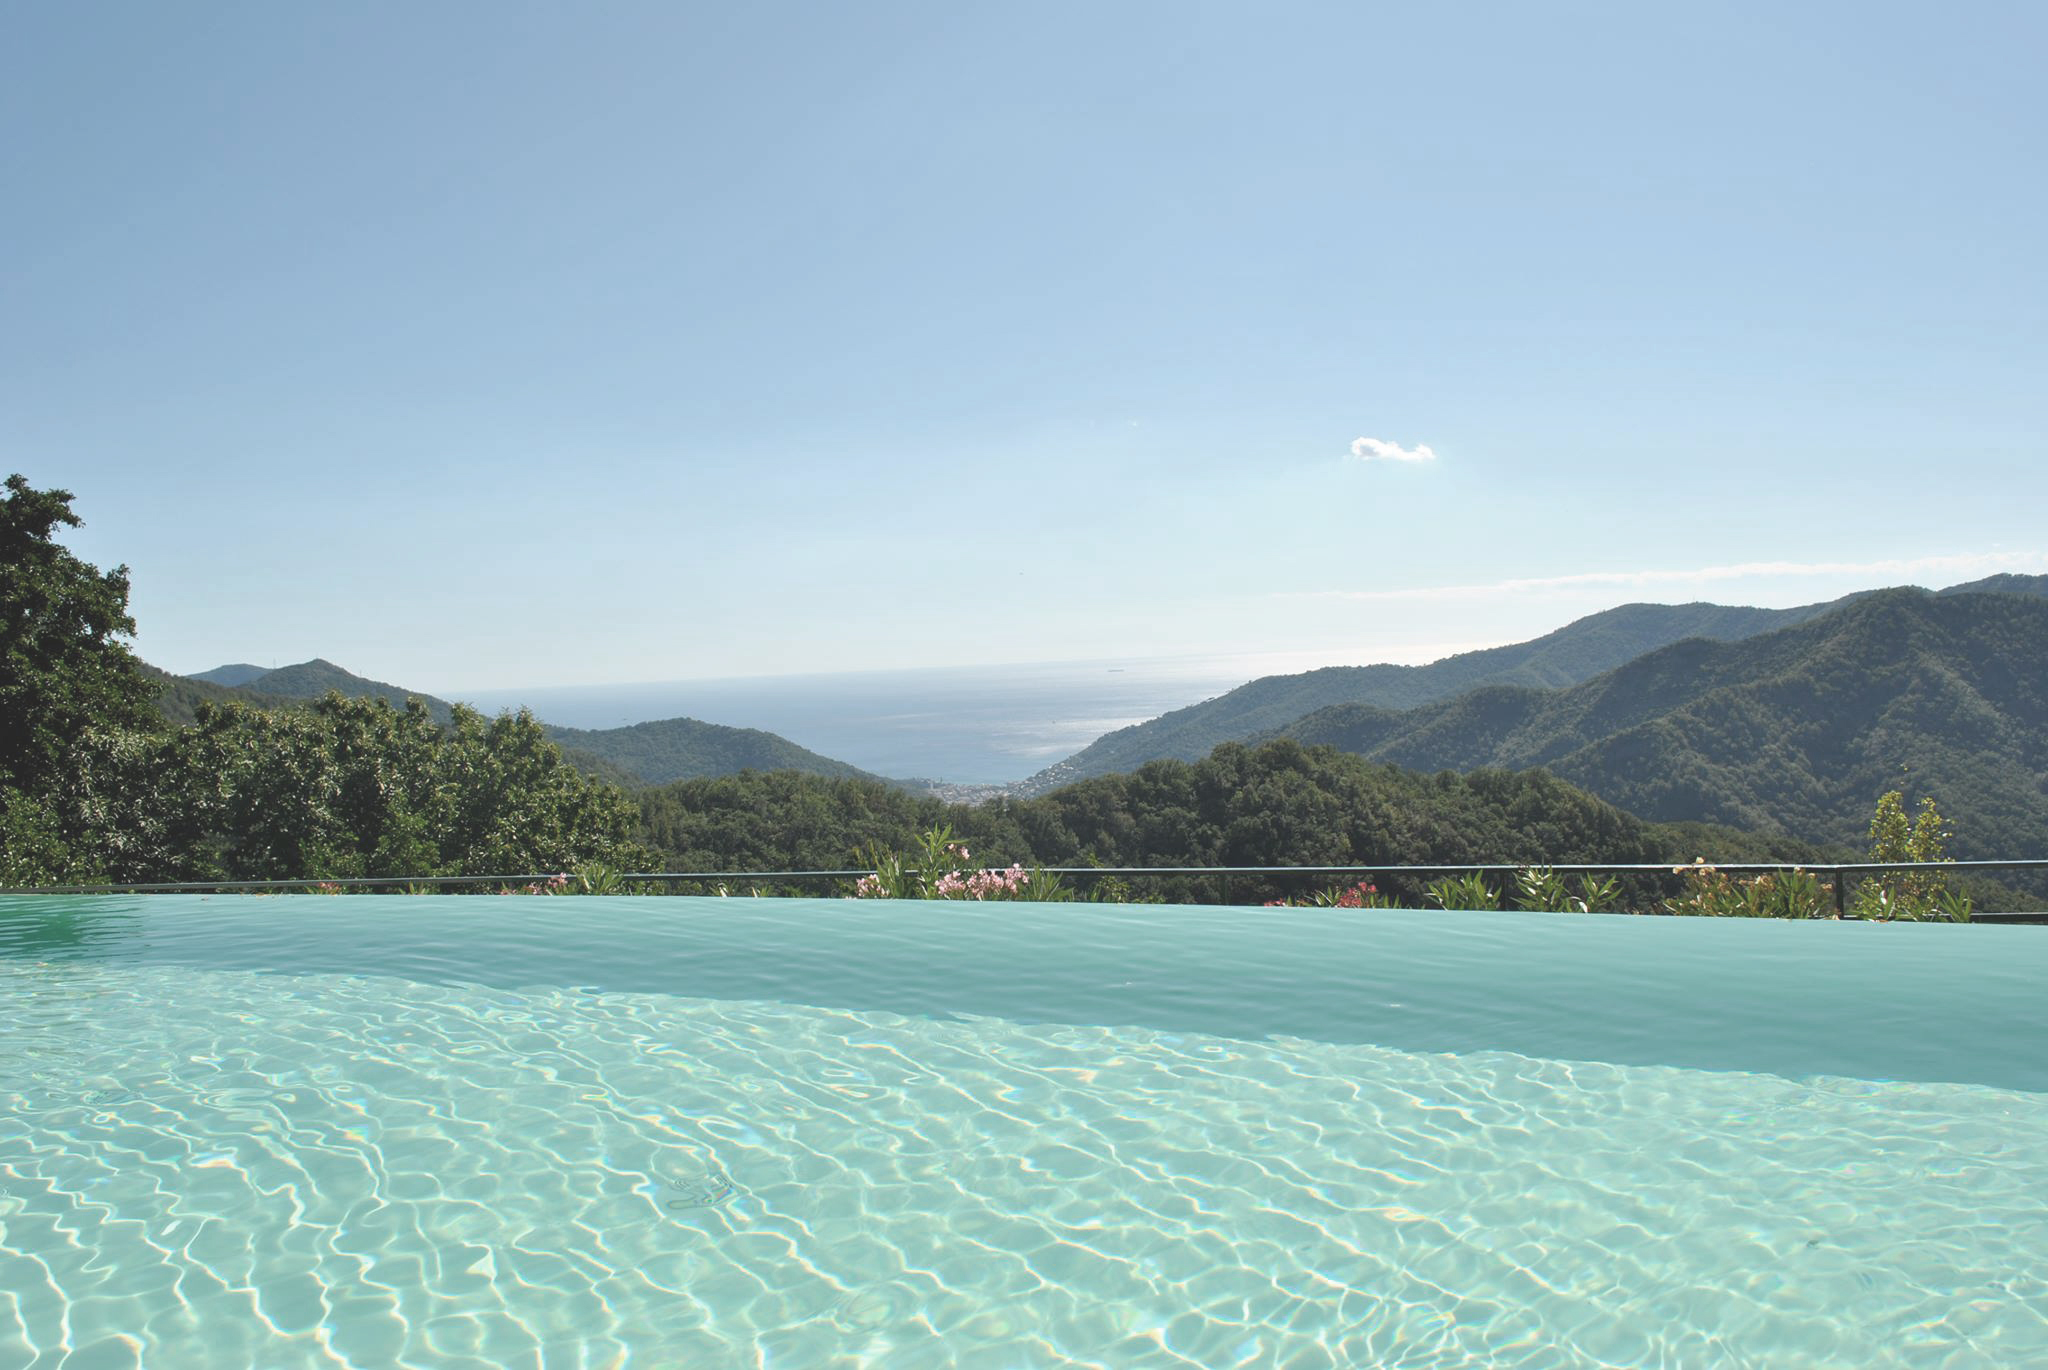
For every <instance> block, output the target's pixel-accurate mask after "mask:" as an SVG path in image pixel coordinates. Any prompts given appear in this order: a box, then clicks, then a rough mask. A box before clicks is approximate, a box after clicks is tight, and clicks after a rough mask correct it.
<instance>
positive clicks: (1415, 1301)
mask: <svg viewBox="0 0 2048 1370" xmlns="http://www.w3.org/2000/svg"><path fill="white" fill-rule="evenodd" d="M2044 985H2048V932H2043V931H2042V930H2040V929H2032V928H1998V927H1937V926H1912V925H1872V924H1853V923H1772V922H1753V921H1749V920H1742V921H1719V920H1704V919H1661V918H1659V919H1650V918H1640V919H1639V918H1621V917H1599V916H1591V917H1588V916H1583V915H1581V916H1573V915H1546V914H1520V913H1512V914H1511V913H1457V914H1443V913H1409V912H1392V911H1370V910H1364V911H1361V910H1319V909H1213V908H1188V907H1124V908H1117V907H1102V906H1088V905H1036V904H994V905H983V906H976V905H962V904H923V903H920V904H889V903H874V902H865V901H862V902H855V901H831V900H824V901H811V900H804V901H781V900H720V899H624V898H621V899H592V898H574V899H545V898H476V897H471V898H435V897H416V898H397V897H385V898H371V897H317V896H307V897H285V898H249V897H241V898H236V897H229V896H219V897H200V896H156V897H150V898H141V897H90V898H50V897H44V898H34V899H28V898H13V899H8V898H0V1034H4V1036H0V1041H4V1044H5V1046H4V1051H0V1367H18V1366H32V1367H36V1368H37V1370H42V1368H43V1367H56V1366H60V1365H61V1366H64V1367H66V1370H78V1367H103V1366H129V1365H146V1366H152V1367H176V1366H188V1365H189V1366H209V1367H212V1366H232V1365H243V1364H246V1365H260V1366H264V1367H289V1366H340V1365H353V1366H371V1365H394V1364H403V1365H418V1366H437V1367H438V1366H476V1367H483V1366H490V1367H498V1366H540V1365H545V1366H556V1365H563V1366H569V1365H576V1366H582V1365H613V1364H633V1365H639V1364H649V1365H663V1366H667V1365H678V1366H683V1365H687V1366H728V1365H749V1366H756V1365H763V1366H806V1367H807V1366H842V1365H843V1366H860V1365H873V1366H884V1367H889V1370H896V1368H897V1367H917V1366H970V1367H978V1366H991V1367H1009V1366H1054V1365H1070V1364H1078V1365H1096V1366H1155V1365H1156V1366H1188V1365H1193V1366H1203V1367H1211V1366H1240V1365H1242V1366H1269V1365H1270V1366H1288V1367H1295V1366H1316V1365H1328V1366H1368V1365H1392V1366H1424V1365H1428V1366H1447V1365H1475V1366H1479V1365H1542V1366H1552V1365H1554V1366H1576V1365H1615V1366H1649V1365H1680V1366H1692V1365H1772V1366H1776V1365H1788V1364H1814V1365H1856V1366H1877V1365H1915V1366H1917V1365H1944V1366H1961V1365H1984V1366H2013V1365H2020V1364H2028V1363H2043V1362H2048V1280H2044V1272H2048V1197H2044V1196H2048V1147H2043V1146H2042V1144H2041V1140H2042V1137H2043V1136H2044V1128H2048V1025H2044V1013H2043V1009H2042V1007H2041V1005H2042V1001H2043V1000H2044V998H2048V996H2044V995H2043V993H2042V989H2043V986H2044Z"/></svg>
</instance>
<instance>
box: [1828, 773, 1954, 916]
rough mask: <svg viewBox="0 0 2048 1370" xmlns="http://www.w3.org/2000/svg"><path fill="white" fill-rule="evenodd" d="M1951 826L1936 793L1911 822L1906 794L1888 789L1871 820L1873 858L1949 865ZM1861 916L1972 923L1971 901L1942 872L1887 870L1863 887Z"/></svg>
mask: <svg viewBox="0 0 2048 1370" xmlns="http://www.w3.org/2000/svg"><path fill="white" fill-rule="evenodd" d="M1947 822H1948V820H1947V819H1945V818H1943V817H1942V816H1941V813H1940V811H1939V810H1937V809H1936V808H1935V807H1934V796H1932V795H1928V796H1926V797H1924V798H1922V799H1921V801H1920V815H1919V817H1918V818H1915V819H1913V820H1911V821H1910V822H1909V821H1908V820H1907V818H1906V796H1905V795H1904V794H1903V793H1901V792H1900V791H1898V790H1887V791H1886V792H1885V793H1884V794H1883V795H1881V796H1880V797H1879V798H1878V801H1877V812H1876V813H1875V814H1873V815H1872V816H1871V819H1870V860H1872V861H1886V862H1889V861H1914V862H1922V863H1927V864H1935V863H1946V862H1947V861H1948V860H1949V855H1948V838H1949V833H1948V832H1947V831H1946V830H1945V825H1946V824H1947ZM1856 912H1857V915H1858V916H1859V917H1863V918H1946V919H1949V920H1952V921H1955V922H1968V921H1969V918H1970V901H1969V899H1968V898H1967V897H1964V896H1960V895H1952V894H1950V893H1949V888H1948V880H1947V878H1946V877H1944V876H1943V875H1941V874H1940V873H1938V872H1935V871H1928V870H1907V871H1886V872H1884V873H1882V874H1880V875H1878V876H1877V877H1875V878H1874V879H1871V880H1866V881H1865V882H1864V883H1863V884H1862V885H1860V886H1858V887H1857V890H1856Z"/></svg>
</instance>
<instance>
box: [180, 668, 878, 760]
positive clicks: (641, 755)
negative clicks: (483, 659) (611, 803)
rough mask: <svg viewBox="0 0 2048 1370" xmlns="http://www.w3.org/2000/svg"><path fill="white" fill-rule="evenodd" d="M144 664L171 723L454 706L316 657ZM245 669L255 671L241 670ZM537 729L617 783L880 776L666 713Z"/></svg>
mask: <svg viewBox="0 0 2048 1370" xmlns="http://www.w3.org/2000/svg"><path fill="white" fill-rule="evenodd" d="M149 669H150V670H151V671H152V672H153V673H154V674H156V675H157V676H159V677H160V678H161V680H162V683H163V691H162V693H161V694H160V695H159V697H158V707H159V708H160V709H161V710H162V711H163V713H164V714H165V716H166V717H168V718H170V719H171V720H172V721H173V722H176V723H189V722H191V721H192V719H193V717H194V712H195V710H196V707H197V705H198V704H199V703H200V702H202V701H208V702H213V703H228V702H239V703H243V704H248V705H251V706H253V707H256V708H264V709H275V708H285V707H289V706H290V705H293V704H300V703H304V702H305V701H307V700H312V699H318V698H320V697H321V696H323V695H325V694H326V693H327V692H328V691H329V690H335V691H339V692H340V693H341V694H343V695H346V696H348V697H349V698H351V699H384V700H389V701H390V702H391V703H393V704H395V705H401V706H402V705H403V704H404V703H405V702H406V700H408V699H418V700H420V701H421V702H422V703H424V704H425V705H426V706H427V710H428V712H429V713H431V714H432V715H433V717H434V718H435V720H436V721H438V722H440V723H443V724H446V723H447V722H448V721H449V720H450V719H451V718H452V717H453V716H454V706H453V705H451V704H450V703H449V702H448V701H446V700H444V699H437V698H435V697H434V696H433V695H430V694H426V693H424V692H422V691H419V690H407V689H404V688H402V687H400V686H397V685H390V684H386V683H385V682H383V681H381V680H370V679H368V678H366V677H363V676H359V675H356V674H354V673H353V672H350V671H348V670H345V669H343V668H342V667H340V666H337V665H335V664H334V663H333V662H331V661H327V660H325V659H323V658H319V657H315V658H314V659H313V660H311V661H302V662H299V663H298V664H296V665H292V666H280V667H278V668H277V669H275V670H268V671H265V670H261V669H260V668H248V667H244V666H242V665H232V666H220V667H216V668H215V669H213V670H211V671H205V672H202V673H201V674H199V675H196V676H174V675H170V674H168V673H166V672H160V671H156V670H155V668H153V667H151V668H149ZM249 669H254V670H256V671H257V674H255V675H254V676H248V675H246V674H245V671H246V670H249ZM228 681H238V682H239V683H235V684H229V683H226V682H228ZM542 726H543V729H544V730H545V731H546V733H547V735H548V737H549V739H550V740H552V741H553V742H555V743H556V745H558V746H560V747H561V748H562V754H563V756H564V757H565V758H566V759H567V760H568V761H569V762H570V763H571V764H572V765H574V766H576V767H577V768H578V769H579V770H581V771H583V772H585V773H586V774H588V775H592V776H595V777H596V778H598V779H600V780H606V781H609V782H611V783H613V784H619V785H629V786H630V785H661V784H667V783H669V782H672V781H677V780H689V779H697V778H700V777H705V776H717V775H730V774H733V773H735V772H738V771H743V770H761V771H773V770H794V771H804V772H807V773H810V774H813V775H822V776H829V777H833V778H838V779H868V780H877V779H880V777H877V776H873V775H870V774H869V773H868V772H866V771H863V770H861V769H859V768H858V767H856V766H851V765H848V764H847V763H846V762H843V761H835V760H833V759H832V758H831V757H827V756H820V755H819V754H818V753H816V752H813V751H810V750H808V749H807V748H804V747H800V746H798V745H797V744H796V743H794V742H791V741H790V740H789V739H788V738H785V737H780V736H778V735H776V734H775V733H770V732H763V731H761V730H760V729H757V728H730V727H726V726H725V725H723V724H718V723H704V722H700V721H699V720H697V719H694V718H669V719H662V720H660V721H659V722H653V723H636V724H632V725H631V726H628V727H623V728H603V729H595V730H592V729H584V728H562V727H556V726H554V725H553V724H543V725H542Z"/></svg>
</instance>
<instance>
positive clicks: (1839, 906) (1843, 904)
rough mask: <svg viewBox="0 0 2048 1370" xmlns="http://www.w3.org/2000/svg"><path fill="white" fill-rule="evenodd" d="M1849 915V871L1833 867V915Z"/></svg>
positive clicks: (1840, 916)
mask: <svg viewBox="0 0 2048 1370" xmlns="http://www.w3.org/2000/svg"><path fill="white" fill-rule="evenodd" d="M1848 916H1849V872H1847V871H1845V870H1843V869H1842V868H1841V867H1840V866H1837V867H1835V917H1837V918H1847V917H1848Z"/></svg>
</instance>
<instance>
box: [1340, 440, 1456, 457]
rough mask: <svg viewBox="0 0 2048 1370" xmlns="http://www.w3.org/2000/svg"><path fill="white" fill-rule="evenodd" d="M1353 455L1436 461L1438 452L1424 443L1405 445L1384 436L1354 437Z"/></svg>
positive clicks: (1352, 441) (1352, 442)
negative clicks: (1388, 440) (1388, 439)
mask: <svg viewBox="0 0 2048 1370" xmlns="http://www.w3.org/2000/svg"><path fill="white" fill-rule="evenodd" d="M1351 455H1352V456H1354V457H1356V458H1358V459H1359V460H1360V461H1435V460H1436V453H1435V452H1433V451H1431V450H1430V449H1429V447H1428V446H1427V445H1425V444H1423V443H1417V444H1416V445H1415V446H1413V447H1403V446H1402V445H1401V444H1400V443H1398V442H1387V441H1386V440H1385V439H1382V438H1353V439H1352V440H1351Z"/></svg>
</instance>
